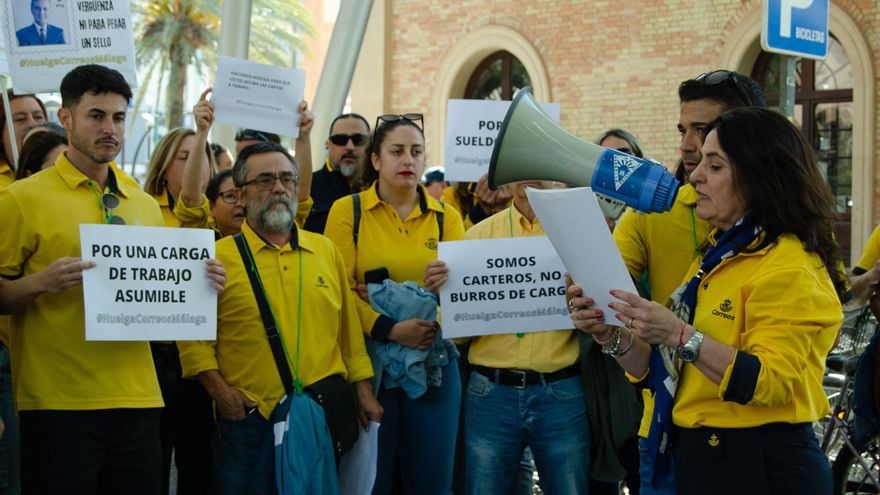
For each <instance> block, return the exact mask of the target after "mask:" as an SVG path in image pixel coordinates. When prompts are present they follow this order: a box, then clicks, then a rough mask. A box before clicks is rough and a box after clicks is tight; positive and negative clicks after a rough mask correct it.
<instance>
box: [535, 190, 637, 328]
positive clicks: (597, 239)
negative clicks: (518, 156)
mask: <svg viewBox="0 0 880 495" xmlns="http://www.w3.org/2000/svg"><path fill="white" fill-rule="evenodd" d="M526 194H528V196H529V203H530V204H531V205H532V209H533V210H535V214H536V215H537V216H538V219H539V220H540V221H541V225H542V226H543V227H544V231H545V232H546V233H547V237H549V238H550V242H552V243H553V247H554V248H556V253H557V254H559V257H560V258H561V259H562V264H563V265H565V269H566V270H568V273H569V274H570V275H571V278H572V280H574V282H575V283H576V284H578V285H580V286H581V287H583V289H584V294H585V295H587V296H589V297H591V298H593V301H594V305H593V307H594V308H596V309H601V310H603V311H604V313H605V322H606V323H608V324H610V325H615V326H623V322H621V321H619V320H618V319H617V318H615V317H614V315H615V314H616V313H615V312H614V310H612V309H610V308H609V307H608V303H610V302H619V301H618V300H617V299H615V298H613V297H611V294H609V291H611V290H612V289H622V290H625V291H628V292H633V293H635V292H636V288H635V285H634V284H633V281H632V277H630V275H629V272H628V271H627V269H626V265H625V264H624V263H623V258H622V257H621V256H620V251H618V250H617V245H616V244H615V243H614V238H613V237H612V236H611V231H610V230H609V229H608V225H607V224H606V223H605V217H603V216H602V211H601V210H600V209H599V203H598V202H597V201H596V195H595V194H593V190H592V189H590V188H589V187H579V188H574V189H544V190H539V189H532V188H529V189H527V190H526Z"/></svg>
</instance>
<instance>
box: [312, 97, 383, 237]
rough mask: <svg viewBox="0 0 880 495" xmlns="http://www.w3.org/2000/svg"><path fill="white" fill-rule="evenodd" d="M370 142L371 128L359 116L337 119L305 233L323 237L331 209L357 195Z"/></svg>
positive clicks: (315, 182)
mask: <svg viewBox="0 0 880 495" xmlns="http://www.w3.org/2000/svg"><path fill="white" fill-rule="evenodd" d="M369 140H370V124H368V123H367V119H365V118H364V117H363V116H361V115H358V114H356V113H344V114H342V115H338V116H336V118H335V119H333V122H332V123H331V124H330V136H329V137H328V138H327V144H326V147H327V154H328V156H327V163H325V164H324V167H322V168H321V170H318V171H317V172H315V175H313V176H312V190H311V196H312V200H314V204H313V205H312V211H311V213H310V214H309V218H308V220H306V224H305V229H306V230H309V231H312V232H317V233H318V234H323V233H324V226H325V225H326V224H327V215H328V214H329V213H330V207H331V206H333V202H334V201H336V200H337V199H339V198H341V197H343V196H348V195H349V194H351V193H355V192H358V191H359V190H360V188H359V182H358V180H357V179H358V177H360V175H361V167H362V166H363V162H364V151H365V150H366V147H367V142H368V141H369Z"/></svg>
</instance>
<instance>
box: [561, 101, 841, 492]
mask: <svg viewBox="0 0 880 495" xmlns="http://www.w3.org/2000/svg"><path fill="white" fill-rule="evenodd" d="M702 155H703V159H702V161H701V162H700V164H699V166H698V167H697V168H696V169H695V170H694V172H693V173H692V174H691V176H690V181H691V183H693V185H694V187H695V189H696V191H697V195H698V199H697V203H696V211H695V212H696V216H698V217H700V218H702V219H704V220H706V221H707V222H708V223H709V224H710V225H711V226H712V227H713V228H714V230H713V231H712V233H711V234H710V235H709V246H708V249H707V250H706V252H705V253H704V254H703V255H702V257H701V258H699V259H697V260H696V261H695V262H694V264H693V265H692V267H691V269H690V271H689V273H688V275H687V276H686V277H685V280H684V285H682V286H681V287H680V288H679V289H678V290H676V291H675V292H674V293H673V294H672V296H671V298H670V303H669V308H667V307H664V306H662V305H660V304H658V303H656V302H652V301H648V300H645V299H643V298H641V297H639V296H638V295H636V294H632V293H629V292H625V291H621V290H615V291H612V295H613V296H614V297H615V298H616V299H618V300H619V301H618V302H614V303H612V304H610V305H609V306H610V311H609V308H597V307H593V306H592V304H593V301H592V299H591V298H589V297H588V295H585V294H583V290H582V289H581V288H580V287H579V286H577V285H571V286H570V287H569V288H568V291H567V295H568V298H569V303H568V304H569V310H570V312H571V319H572V322H573V323H574V325H575V327H576V328H578V329H580V330H582V331H584V332H586V333H589V334H592V336H593V339H595V341H596V342H597V343H598V344H600V345H601V346H602V347H603V351H604V352H605V353H607V354H609V355H611V356H614V357H615V358H616V359H617V362H618V363H619V364H620V365H621V366H622V367H623V368H624V370H626V372H627V374H628V375H629V377H630V379H631V381H634V382H643V383H645V384H647V386H649V387H650V388H651V389H652V390H653V392H654V393H655V401H656V402H655V411H654V417H653V421H652V424H651V430H650V432H649V436H648V448H649V450H650V451H651V454H652V455H654V456H655V466H656V470H657V473H656V475H657V476H659V477H661V478H662V477H663V476H664V475H665V470H668V469H669V462H668V461H669V460H670V459H671V456H674V457H675V471H676V472H675V479H676V485H677V487H678V491H679V493H681V494H697V493H708V492H711V493H717V494H726V493H730V494H741V493H798V494H827V493H831V472H830V467H829V464H828V460H827V459H826V458H825V456H824V454H823V453H822V451H821V450H820V449H819V446H818V443H817V440H816V438H815V435H814V434H813V430H812V427H811V423H812V422H813V421H816V420H818V419H819V418H821V417H822V416H824V415H825V414H827V413H828V411H829V404H828V400H827V398H826V396H825V393H824V391H823V389H822V375H823V372H824V369H825V356H826V355H827V353H828V351H829V350H830V349H831V347H832V345H833V343H834V339H835V335H836V333H837V328H838V327H839V325H840V322H841V320H842V313H841V303H840V301H841V298H842V296H843V294H844V292H845V282H844V280H843V277H842V275H841V273H840V272H839V270H838V269H837V263H838V254H837V250H838V247H837V244H836V242H835V241H834V237H833V224H832V221H833V218H834V198H833V196H832V194H831V191H830V189H829V187H828V184H827V182H826V181H825V180H824V179H823V178H822V175H821V173H820V171H819V168H818V165H817V158H816V155H815V153H814V152H813V150H812V148H811V146H810V145H809V143H808V142H807V141H806V139H805V138H804V137H803V136H802V135H801V133H800V132H799V131H798V129H797V128H796V127H795V126H794V125H793V124H791V123H790V122H789V121H788V120H786V119H785V118H784V117H782V116H780V115H778V114H776V113H774V112H772V111H769V110H766V109H761V108H738V109H734V110H730V111H728V112H726V113H725V114H723V115H722V116H721V117H719V118H718V119H717V120H716V121H715V122H714V123H713V124H712V125H711V126H710V131H709V133H708V135H707V137H706V141H705V144H704V145H703V149H702ZM611 318H614V319H616V320H617V321H618V322H620V323H622V324H623V326H622V327H621V326H609V325H607V321H608V320H610V319H611ZM618 324H619V323H618Z"/></svg>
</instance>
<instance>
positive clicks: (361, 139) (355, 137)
mask: <svg viewBox="0 0 880 495" xmlns="http://www.w3.org/2000/svg"><path fill="white" fill-rule="evenodd" d="M349 139H350V140H351V144H353V145H355V146H362V145H364V144H365V143H366V142H367V135H366V134H332V135H331V136H330V142H331V143H333V144H335V145H336V146H345V145H346V144H348V140H349Z"/></svg>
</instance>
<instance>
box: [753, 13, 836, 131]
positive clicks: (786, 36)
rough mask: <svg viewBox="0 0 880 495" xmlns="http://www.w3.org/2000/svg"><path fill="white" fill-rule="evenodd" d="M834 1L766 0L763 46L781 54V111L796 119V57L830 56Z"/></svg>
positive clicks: (762, 35) (818, 58) (822, 57)
mask: <svg viewBox="0 0 880 495" xmlns="http://www.w3.org/2000/svg"><path fill="white" fill-rule="evenodd" d="M829 1H830V0H764V22H763V23H762V25H761V47H762V48H763V49H764V51H767V52H770V53H778V54H780V55H781V57H780V58H781V60H780V67H779V79H780V80H779V113H781V114H782V115H785V116H786V117H788V119H789V120H792V119H793V118H794V93H795V58H796V57H806V58H813V59H817V60H820V59H824V58H825V57H826V56H827V55H828V11H829V5H828V4H829Z"/></svg>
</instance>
